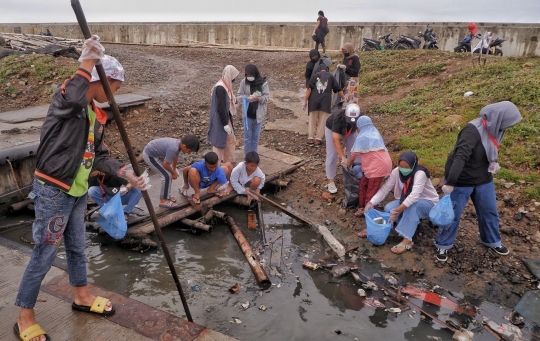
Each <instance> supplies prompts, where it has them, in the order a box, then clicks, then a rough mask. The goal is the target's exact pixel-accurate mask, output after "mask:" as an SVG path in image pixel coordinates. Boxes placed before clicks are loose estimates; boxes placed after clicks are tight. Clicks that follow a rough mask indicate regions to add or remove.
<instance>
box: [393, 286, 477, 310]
mask: <svg viewBox="0 0 540 341" xmlns="http://www.w3.org/2000/svg"><path fill="white" fill-rule="evenodd" d="M439 288H440V287H438V286H435V287H433V289H432V290H434V291H437V290H438V289H439ZM401 292H402V293H403V294H407V295H411V296H412V297H414V298H418V299H420V300H422V301H424V302H426V303H431V304H433V305H436V306H439V307H441V308H446V309H449V310H453V311H455V312H456V313H458V314H466V315H469V316H475V315H476V311H474V310H472V309H469V308H468V307H461V306H459V305H458V304H456V303H454V302H452V301H450V300H449V299H447V298H446V297H444V296H442V295H439V294H437V293H436V292H432V291H430V290H423V289H418V288H416V287H413V286H411V285H408V286H407V287H405V288H403V289H401Z"/></svg>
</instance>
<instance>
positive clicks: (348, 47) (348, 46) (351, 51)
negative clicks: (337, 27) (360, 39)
mask: <svg viewBox="0 0 540 341" xmlns="http://www.w3.org/2000/svg"><path fill="white" fill-rule="evenodd" d="M341 48H342V49H344V50H346V51H347V52H348V53H349V55H348V56H347V57H345V59H349V58H352V57H353V56H356V55H357V54H356V52H355V51H354V45H353V44H351V43H345V44H343V47H341Z"/></svg>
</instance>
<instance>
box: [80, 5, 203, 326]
mask: <svg viewBox="0 0 540 341" xmlns="http://www.w3.org/2000/svg"><path fill="white" fill-rule="evenodd" d="M71 7H72V8H73V11H74V12H75V16H76V17H77V21H78V23H79V26H80V27H81V31H82V33H83V35H84V38H85V39H88V38H90V37H91V36H92V33H91V32H90V28H89V27H88V23H87V22H86V18H85V16H84V12H83V10H82V7H81V4H80V2H79V0H71ZM96 70H97V72H98V75H99V78H100V81H101V85H102V86H103V90H104V91H105V94H106V95H107V99H108V100H109V106H110V108H111V110H112V112H113V116H114V120H115V122H116V125H117V126H118V131H119V132H120V136H121V138H122V141H123V142H124V146H125V147H126V151H127V154H128V156H129V161H130V162H131V165H132V166H133V171H134V172H135V174H136V175H137V176H140V175H141V174H142V173H141V170H140V169H139V164H138V163H137V157H136V156H135V152H134V151H133V148H131V142H130V141H129V136H128V134H127V131H126V128H125V127H124V122H123V121H122V116H121V115H120V110H119V109H118V105H117V104H116V101H115V100H114V95H113V93H112V91H111V88H110V86H109V81H108V80H107V75H106V74H105V69H104V68H103V65H101V64H100V65H96ZM142 195H143V198H144V201H145V203H146V206H147V207H148V213H149V214H150V217H151V218H152V222H153V223H154V228H155V230H156V233H157V235H158V238H159V241H160V242H161V247H162V248H163V254H164V255H165V258H166V259H167V264H169V269H170V270H171V274H172V276H173V279H174V283H175V284H176V287H177V289H178V293H179V294H180V299H181V300H182V305H183V306H184V311H185V313H186V316H187V319H188V321H190V322H193V318H192V317H191V313H190V311H189V307H188V305H187V300H186V297H185V296H184V291H183V290H182V285H181V284H180V280H179V279H178V275H177V273H176V269H175V267H174V262H173V259H172V257H171V254H170V252H169V248H168V246H167V243H166V242H165V238H164V237H163V233H162V232H161V227H160V225H159V222H158V220H157V216H156V212H154V207H153V206H152V200H151V199H150V196H149V195H148V191H146V190H144V191H142Z"/></svg>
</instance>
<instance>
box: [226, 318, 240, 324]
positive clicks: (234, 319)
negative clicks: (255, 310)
mask: <svg viewBox="0 0 540 341" xmlns="http://www.w3.org/2000/svg"><path fill="white" fill-rule="evenodd" d="M229 322H230V323H237V324H240V323H242V321H241V320H240V319H237V318H233V319H232V321H229Z"/></svg>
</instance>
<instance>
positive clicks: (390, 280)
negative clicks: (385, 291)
mask: <svg viewBox="0 0 540 341" xmlns="http://www.w3.org/2000/svg"><path fill="white" fill-rule="evenodd" d="M384 279H385V280H386V281H387V282H388V283H390V285H392V286H397V285H398V281H397V279H396V278H395V277H394V276H392V275H388V276H384Z"/></svg>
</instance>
